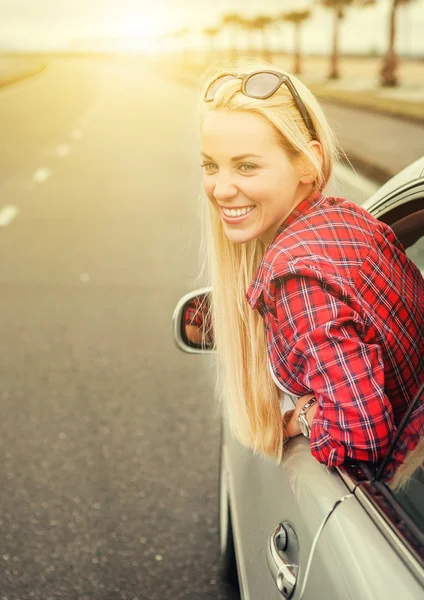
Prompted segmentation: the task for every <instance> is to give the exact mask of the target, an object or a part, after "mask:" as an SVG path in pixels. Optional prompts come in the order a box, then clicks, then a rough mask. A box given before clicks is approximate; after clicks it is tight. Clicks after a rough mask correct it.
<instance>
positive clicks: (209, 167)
mask: <svg viewBox="0 0 424 600" xmlns="http://www.w3.org/2000/svg"><path fill="white" fill-rule="evenodd" d="M200 166H201V167H203V168H204V169H205V171H213V170H215V169H216V168H217V166H216V164H215V163H203V164H201V165H200Z"/></svg>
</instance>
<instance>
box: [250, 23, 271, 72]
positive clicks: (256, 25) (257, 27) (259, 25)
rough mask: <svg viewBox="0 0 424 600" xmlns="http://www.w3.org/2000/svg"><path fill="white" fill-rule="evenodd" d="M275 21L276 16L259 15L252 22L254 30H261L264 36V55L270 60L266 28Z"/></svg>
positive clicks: (251, 25) (266, 59) (264, 57)
mask: <svg viewBox="0 0 424 600" xmlns="http://www.w3.org/2000/svg"><path fill="white" fill-rule="evenodd" d="M274 23H275V18H273V17H269V16H268V15H257V16H256V17H254V18H253V19H252V20H251V22H250V27H251V28H252V29H253V30H256V31H260V33H261V36H262V55H263V59H264V60H265V61H267V62H268V61H269V60H270V52H269V49H268V44H267V38H266V30H267V29H268V28H269V26H270V25H272V24H274Z"/></svg>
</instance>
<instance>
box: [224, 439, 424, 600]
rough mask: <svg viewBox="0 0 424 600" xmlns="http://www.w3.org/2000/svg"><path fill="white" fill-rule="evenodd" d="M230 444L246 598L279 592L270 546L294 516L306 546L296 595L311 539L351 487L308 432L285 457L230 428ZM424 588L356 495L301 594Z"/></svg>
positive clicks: (326, 537) (323, 541) (412, 596)
mask: <svg viewBox="0 0 424 600" xmlns="http://www.w3.org/2000/svg"><path fill="white" fill-rule="evenodd" d="M224 444H225V455H226V461H227V472H228V477H229V481H228V488H229V496H230V506H231V511H232V512H231V514H232V522H233V535H234V540H235V546H236V553H237V563H238V568H239V581H240V587H241V594H242V598H243V599H244V600H253V599H256V598H267V599H269V600H274V599H275V600H277V599H280V600H281V598H282V596H281V594H280V592H279V591H278V589H277V586H276V584H275V582H274V580H273V578H272V576H271V573H270V571H269V569H268V567H267V564H266V547H267V543H268V537H269V535H270V533H271V532H272V530H273V529H274V528H275V527H276V526H277V525H278V523H279V522H280V521H282V520H288V521H290V523H291V524H292V526H293V528H294V529H295V531H296V534H297V536H298V539H299V546H300V565H301V571H300V573H299V581H298V585H297V587H296V590H295V593H294V595H293V600H297V599H298V598H299V595H300V590H301V587H302V585H303V577H304V572H305V568H306V564H307V562H308V557H309V553H310V550H311V546H312V541H313V539H314V537H315V535H316V534H317V532H318V530H319V527H320V525H321V524H322V522H323V521H324V519H325V518H326V516H327V515H328V513H329V512H330V511H331V509H332V508H333V506H334V504H335V503H336V502H337V500H340V499H341V498H342V497H344V496H346V495H347V494H349V493H350V492H349V489H348V487H347V485H346V483H345V482H344V481H343V479H342V477H341V476H340V475H339V473H338V472H337V470H336V469H329V468H327V467H325V466H324V465H321V464H320V463H318V462H317V461H316V459H315V458H314V457H313V456H312V455H311V452H310V449H309V444H308V441H307V440H306V439H304V438H301V437H298V438H296V439H294V440H292V441H291V442H290V448H289V450H288V452H287V456H286V458H285V459H284V462H283V464H282V465H277V464H275V463H274V462H273V461H272V460H270V459H267V458H264V457H262V456H260V455H254V454H253V453H252V452H251V451H250V450H249V449H248V448H244V447H243V446H241V444H240V443H239V442H238V441H237V440H236V439H235V438H233V437H232V436H231V433H230V432H229V431H228V429H226V430H225V434H224ZM365 583H366V584H365ZM420 594H421V595H422V594H423V588H422V587H421V586H420V584H419V583H418V581H417V580H416V578H415V577H414V575H413V574H412V572H411V570H410V569H408V567H407V566H406V565H405V564H404V562H403V561H402V560H401V559H400V558H399V555H398V554H397V553H396V552H395V550H394V549H393V548H392V547H391V546H390V545H389V544H388V543H387V541H386V538H385V537H384V536H383V535H382V534H381V532H380V531H379V529H378V528H377V526H376V524H375V523H374V522H373V520H372V519H371V518H370V516H369V515H368V514H367V512H366V511H365V510H364V508H363V506H362V505H361V504H360V502H359V501H358V500H357V498H355V497H349V498H348V499H347V500H346V501H345V502H342V503H341V504H340V505H338V506H337V508H336V509H335V511H334V513H333V514H332V515H331V517H330V518H329V520H328V522H327V523H326V525H325V527H324V529H323V531H322V533H321V535H320V537H319V539H318V542H317V546H316V549H315V552H314V555H313V558H312V563H311V569H310V572H309V576H308V580H307V584H306V587H305V591H304V596H303V600H339V599H342V598H343V600H345V599H350V598H352V599H355V600H356V599H358V598H360V599H361V600H375V598H380V597H384V598H385V600H392V599H393V600H395V599H396V600H397V599H398V598H402V600H417V599H418V598H420V597H421V596H420Z"/></svg>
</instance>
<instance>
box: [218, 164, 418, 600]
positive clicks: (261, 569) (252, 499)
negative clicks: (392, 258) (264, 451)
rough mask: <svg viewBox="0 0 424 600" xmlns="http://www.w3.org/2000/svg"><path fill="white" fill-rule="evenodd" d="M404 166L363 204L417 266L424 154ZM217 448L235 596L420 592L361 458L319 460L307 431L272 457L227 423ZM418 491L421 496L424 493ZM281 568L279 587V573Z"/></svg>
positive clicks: (316, 598) (412, 557)
mask: <svg viewBox="0 0 424 600" xmlns="http://www.w3.org/2000/svg"><path fill="white" fill-rule="evenodd" d="M406 171H407V173H406V175H405V172H403V173H402V174H400V175H399V176H398V177H397V178H394V179H393V180H391V182H389V184H386V186H384V187H383V188H382V191H380V192H379V193H377V194H376V195H375V197H373V198H372V199H371V201H370V202H368V203H367V205H366V207H367V209H368V210H369V211H370V212H374V213H375V214H376V216H377V218H380V219H381V220H384V221H385V222H387V223H388V224H390V225H393V228H394V229H395V231H396V232H397V234H398V237H399V238H400V239H401V241H402V242H403V244H404V246H405V247H406V251H407V253H408V254H409V256H410V257H411V258H412V259H413V260H415V261H416V262H417V264H418V266H419V268H420V269H421V270H422V271H423V269H424V238H423V233H424V228H421V229H420V227H421V226H420V225H419V224H420V223H421V222H422V221H420V219H422V211H423V208H424V180H423V173H424V162H423V160H421V161H417V163H415V164H414V165H412V166H411V167H410V168H409V170H406ZM408 217H409V221H408V220H405V219H407V218H408ZM405 223H406V225H405ZM417 223H418V227H417ZM408 227H409V229H408ZM223 456H224V461H225V463H226V473H227V477H228V482H227V485H228V493H229V501H230V507H231V521H232V527H233V535H234V543H235V548H236V554H237V566H238V574H239V583H240V588H241V595H242V598H245V599H255V600H256V599H263V598H266V599H272V600H273V599H277V598H281V597H289V596H290V589H289V588H290V586H291V584H292V583H293V581H294V582H295V583H296V585H295V589H294V593H293V595H292V598H294V600H296V599H300V597H301V591H302V586H303V585H304V588H305V589H304V594H303V598H304V599H305V600H308V599H310V600H320V599H323V600H324V599H325V600H342V599H343V600H344V599H347V598H355V599H361V600H362V599H364V600H375V599H376V598H385V600H390V599H392V598H393V599H395V598H396V599H397V598H402V599H403V600H409V599H410V600H417V599H418V598H422V597H424V582H423V577H424V575H423V564H422V561H421V559H420V558H419V554H416V553H415V554H414V552H412V551H411V548H410V547H408V544H406V545H405V541H404V537H402V536H401V535H400V529H401V528H402V527H404V525H401V526H399V527H398V529H397V530H396V518H398V519H401V517H399V515H402V514H403V513H402V509H401V507H400V508H399V502H398V505H397V509H396V508H395V509H393V508H392V512H393V515H394V516H393V515H392V516H393V518H392V521H391V524H390V523H388V521H387V517H383V516H382V513H381V510H382V509H379V508H378V507H377V505H376V498H375V497H374V498H373V499H371V498H370V483H369V481H367V476H366V474H364V472H363V470H362V469H361V468H359V467H358V468H357V469H356V471H352V469H351V470H350V471H349V472H348V471H346V470H338V469H328V468H326V467H325V466H323V465H321V464H319V463H318V462H317V461H316V460H315V458H313V456H312V455H311V453H310V449H309V443H308V441H307V440H306V439H304V438H301V437H299V438H296V439H294V440H292V441H291V442H290V444H289V448H288V452H287V455H286V458H285V460H284V463H283V464H282V465H280V466H277V465H275V464H274V463H273V462H272V461H271V460H269V459H267V458H264V457H262V456H260V455H254V454H253V453H252V452H251V451H250V450H248V449H246V448H243V447H242V446H241V445H240V444H239V443H238V442H237V441H236V440H235V439H234V438H233V437H232V435H231V433H230V432H229V430H228V427H227V425H226V424H225V423H224V434H223ZM369 478H370V477H368V479H369ZM367 486H368V487H367ZM420 493H421V494H422V490H421V492H420ZM342 499H343V501H341V502H339V501H340V500H342ZM380 500H381V498H380ZM421 501H422V502H421V503H422V505H424V496H423V497H422V498H421ZM392 504H393V502H392ZM334 507H335V508H334ZM333 509H334V512H332V511H333ZM330 513H331V514H330ZM329 515H330V516H329ZM326 519H328V520H327V521H326ZM325 521H326V523H325V525H324V527H323V528H322V531H321V533H320V534H319V530H320V526H321V525H322V524H323V523H324V522H325ZM402 522H403V523H405V521H402ZM280 524H282V527H283V530H285V532H284V535H283V539H284V538H285V537H287V538H288V544H287V547H286V549H285V550H284V551H282V552H280V553H279V552H276V551H275V548H276V547H277V546H278V545H281V542H280V541H279V540H281V527H280ZM410 526H411V523H410ZM279 527H280V529H279ZM410 528H411V529H413V527H412V526H411V527H410ZM415 529H416V527H415ZM404 533H405V532H404ZM273 536H274V537H273ZM276 539H277V541H275V540H276ZM273 540H274V542H275V543H274V556H273V557H272V556H271V558H270V551H269V547H270V545H271V546H272V543H273ZM314 542H315V551H314V553H313V555H312V556H311V548H312V546H313V545H314ZM279 555H281V562H280V563H278V559H279ZM309 558H311V561H310V570H309V573H308V576H307V579H306V581H305V573H306V570H307V566H308V560H309ZM273 559H274V561H275V563H276V565H275V566H274V565H273V564H272V561H273ZM284 563H286V564H284ZM288 565H292V566H291V567H290V566H288ZM288 570H289V571H290V570H291V572H289V573H288ZM285 573H288V577H287V581H288V583H289V585H288V587H287V589H286V590H284V585H283V583H284V578H283V580H282V579H281V575H284V574H285ZM278 585H279V587H280V589H279V588H278Z"/></svg>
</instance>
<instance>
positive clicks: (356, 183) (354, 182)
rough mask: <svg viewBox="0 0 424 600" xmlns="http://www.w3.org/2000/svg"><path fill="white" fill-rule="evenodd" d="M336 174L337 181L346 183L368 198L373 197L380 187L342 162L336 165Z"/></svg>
mask: <svg viewBox="0 0 424 600" xmlns="http://www.w3.org/2000/svg"><path fill="white" fill-rule="evenodd" d="M334 174H335V176H336V177H337V179H340V180H342V181H345V182H346V183H347V184H348V185H350V186H352V187H353V188H355V189H357V190H358V191H359V192H360V193H361V194H363V195H364V196H366V197H367V198H369V197H370V196H372V195H373V194H374V193H375V192H376V191H377V190H378V189H379V187H380V186H379V185H378V184H377V183H374V182H373V181H371V180H370V179H367V178H366V177H364V176H363V175H358V174H357V173H355V171H353V170H352V169H351V168H349V167H347V166H346V165H344V164H342V163H340V162H338V163H336V164H335V165H334Z"/></svg>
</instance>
